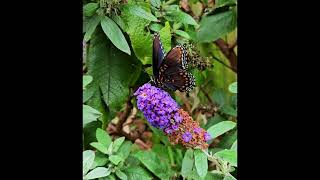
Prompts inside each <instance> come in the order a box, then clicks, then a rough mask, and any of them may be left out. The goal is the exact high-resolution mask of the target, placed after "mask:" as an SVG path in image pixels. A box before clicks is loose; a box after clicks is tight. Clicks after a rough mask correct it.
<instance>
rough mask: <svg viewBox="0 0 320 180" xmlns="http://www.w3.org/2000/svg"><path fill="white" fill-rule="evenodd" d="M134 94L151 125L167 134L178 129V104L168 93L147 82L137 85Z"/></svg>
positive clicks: (180, 117) (179, 117) (138, 105)
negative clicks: (137, 87)
mask: <svg viewBox="0 0 320 180" xmlns="http://www.w3.org/2000/svg"><path fill="white" fill-rule="evenodd" d="M134 95H135V96H137V107H138V109H139V110H140V111H142V112H143V114H144V116H145V118H146V119H147V120H148V122H149V123H150V124H151V125H152V126H153V127H156V128H160V129H162V130H163V131H164V132H165V133H167V134H170V133H172V132H174V131H176V130H178V128H179V124H180V123H181V121H182V116H181V115H180V114H179V112H178V111H179V107H178V104H177V103H176V102H175V101H174V99H172V98H171V96H170V94H169V93H167V92H165V91H163V90H161V89H160V88H157V87H154V86H151V84H149V83H147V84H144V85H143V86H141V87H139V89H138V90H137V91H136V92H135V93H134Z"/></svg>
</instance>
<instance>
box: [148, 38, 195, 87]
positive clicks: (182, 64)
mask: <svg viewBox="0 0 320 180" xmlns="http://www.w3.org/2000/svg"><path fill="white" fill-rule="evenodd" d="M187 58H188V56H187V50H186V48H185V47H184V46H181V45H177V46H175V47H174V48H172V49H171V50H170V51H169V52H168V54H165V52H164V50H163V46H162V43H161V40H160V35H159V34H158V33H155V34H154V39H153V54H152V67H153V76H154V80H153V81H154V83H155V85H156V86H158V87H161V88H168V89H171V90H173V91H176V90H179V91H180V92H189V91H191V90H192V89H193V88H194V87H195V79H194V77H193V75H192V74H191V73H189V72H187V70H186V69H187V66H188V64H187Z"/></svg>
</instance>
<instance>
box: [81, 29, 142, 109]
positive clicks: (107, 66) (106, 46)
mask: <svg viewBox="0 0 320 180" xmlns="http://www.w3.org/2000/svg"><path fill="white" fill-rule="evenodd" d="M96 33H97V34H96V35H95V36H93V39H92V40H91V42H90V47H89V51H88V59H87V65H88V74H89V75H91V76H92V77H93V81H92V83H91V84H90V88H93V91H94V95H93V97H92V98H91V99H94V98H95V103H94V104H97V105H99V107H100V108H101V109H102V110H103V109H106V107H105V106H104V103H106V104H107V106H108V108H109V109H110V111H118V110H120V108H121V107H122V105H123V104H124V102H125V101H126V99H127V97H128V95H129V89H128V87H129V84H130V83H132V82H133V78H134V76H133V75H139V74H140V73H141V72H140V70H139V69H137V68H136V67H134V66H133V65H134V64H137V63H138V62H137V60H136V58H135V57H134V56H129V55H127V54H125V53H123V52H121V51H119V50H118V49H117V48H115V46H113V45H112V43H111V42H110V41H109V40H108V39H107V38H106V36H105V35H104V34H103V33H102V31H101V28H99V30H98V31H97V32H96ZM90 88H89V87H88V89H87V90H89V89H90ZM101 93H102V95H101ZM101 96H102V97H103V101H104V102H103V101H101ZM91 99H90V101H91ZM88 103H89V101H88ZM99 110H100V109H99Z"/></svg>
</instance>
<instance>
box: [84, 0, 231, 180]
mask: <svg viewBox="0 0 320 180" xmlns="http://www.w3.org/2000/svg"><path fill="white" fill-rule="evenodd" d="M83 4H84V6H83V14H84V17H83V20H84V23H83V25H84V27H83V30H84V31H83V43H84V49H83V52H84V57H83V64H84V75H83V149H84V151H83V178H84V179H130V180H131V179H137V180H138V179H139V180H140V179H154V177H157V178H160V179H171V178H173V177H174V178H179V177H184V178H186V179H235V178H234V177H236V174H237V173H236V170H237V153H236V149H237V129H236V122H237V118H236V117H237V82H236V81H237V75H236V73H235V72H234V71H232V70H230V69H229V68H227V67H226V66H225V65H226V64H227V65H230V62H229V60H228V57H226V56H225V54H224V53H223V52H222V51H221V50H220V48H219V47H218V46H217V45H216V44H215V43H214V41H216V40H218V39H222V40H224V41H225V42H226V43H227V44H229V45H232V44H234V43H236V38H237V27H236V23H237V21H236V17H237V8H236V7H237V2H236V0H215V1H210V0H189V1H186V0H181V1H177V0H168V1H163V0H150V1H144V0H128V1H122V0H84V2H83ZM154 32H159V33H160V35H161V41H162V43H163V46H164V49H165V51H166V52H168V51H169V50H170V49H171V47H172V46H173V45H175V44H182V43H186V44H191V43H192V44H195V45H196V48H197V50H198V51H197V52H199V56H201V57H206V58H208V59H209V63H211V64H212V65H213V66H208V67H207V68H205V69H203V70H201V71H200V70H198V69H192V74H193V75H194V76H195V78H196V85H197V87H196V88H195V89H194V90H193V91H192V92H191V93H190V96H189V97H187V96H186V95H181V93H175V94H173V96H174V98H175V99H176V100H177V102H178V103H179V104H180V105H181V106H182V107H188V104H189V106H191V107H190V109H189V110H188V111H189V112H190V113H191V115H192V116H193V118H194V119H195V120H197V121H199V122H200V124H201V126H202V127H203V128H205V129H206V130H207V131H208V132H209V133H210V135H211V136H212V137H213V139H212V140H211V142H210V144H211V146H210V147H209V149H208V150H206V151H200V150H198V149H196V150H191V149H187V150H186V149H185V148H183V147H180V146H172V145H171V144H170V143H169V142H168V139H167V137H165V136H164V135H163V133H161V132H160V131H158V130H157V129H154V128H152V127H148V128H149V129H150V131H152V133H153V135H152V148H151V150H149V151H144V150H141V148H139V146H138V145H137V144H136V143H134V142H133V141H130V140H129V139H126V138H124V137H118V138H114V137H112V136H110V135H109V134H108V133H107V131H106V128H107V126H108V124H110V123H111V120H112V119H115V118H116V117H117V115H118V114H119V112H121V111H122V110H123V108H124V105H125V102H126V101H127V100H128V99H129V97H130V96H131V95H132V93H133V91H134V89H135V88H137V87H138V86H140V85H141V84H143V83H146V82H148V81H149V80H150V78H149V76H150V75H152V71H151V69H152V68H145V69H143V67H144V65H147V64H151V62H152V61H151V58H152V34H153V33H154ZM232 50H234V52H235V53H237V51H236V50H237V48H236V46H235V47H234V48H233V49H232ZM133 101H134V100H133ZM133 104H135V103H133ZM202 107H209V109H215V111H214V113H211V114H210V113H209V114H208V113H199V111H198V109H201V108H202ZM137 117H139V118H141V119H143V118H144V117H143V116H142V115H141V114H139V113H138V114H137ZM112 139H114V140H112Z"/></svg>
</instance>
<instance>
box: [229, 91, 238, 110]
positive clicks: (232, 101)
mask: <svg viewBox="0 0 320 180" xmlns="http://www.w3.org/2000/svg"><path fill="white" fill-rule="evenodd" d="M237 101H238V96H237V94H233V95H232V96H231V106H232V107H234V108H237V105H238V104H237V103H238V102H237Z"/></svg>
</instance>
